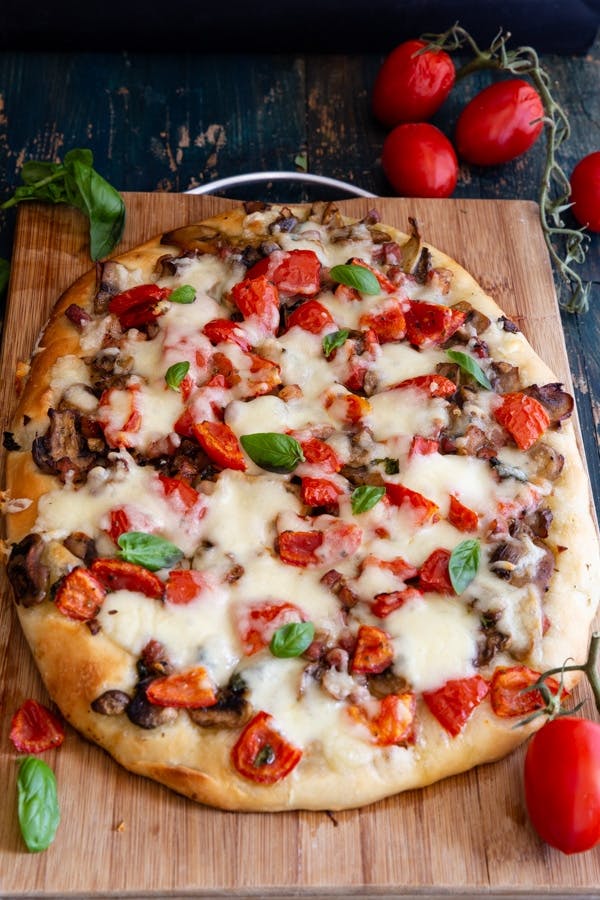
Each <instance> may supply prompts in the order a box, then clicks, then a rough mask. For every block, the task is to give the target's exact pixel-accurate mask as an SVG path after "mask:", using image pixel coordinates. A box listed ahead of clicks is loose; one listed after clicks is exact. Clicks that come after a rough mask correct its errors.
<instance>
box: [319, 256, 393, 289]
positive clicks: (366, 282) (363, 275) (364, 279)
mask: <svg viewBox="0 0 600 900" xmlns="http://www.w3.org/2000/svg"><path fill="white" fill-rule="evenodd" d="M329 274H330V275H331V277H332V278H333V280H334V281H338V282H339V283H340V284H346V285H348V287H352V288H355V289H356V290H357V291H360V292H361V294H380V293H381V287H380V285H379V282H378V281H377V279H376V278H375V276H374V275H373V273H372V272H370V271H369V269H365V267H364V266H357V265H356V263H346V264H345V265H342V266H333V268H332V269H330V270H329Z"/></svg>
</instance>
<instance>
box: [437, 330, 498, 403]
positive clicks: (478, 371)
mask: <svg viewBox="0 0 600 900" xmlns="http://www.w3.org/2000/svg"><path fill="white" fill-rule="evenodd" d="M488 324H489V323H488ZM446 356H447V357H448V358H449V359H451V360H452V361H453V362H455V363H456V364H457V365H458V366H459V367H460V368H461V369H462V371H463V372H466V373H467V375H470V376H471V377H472V378H474V379H475V381H476V382H477V384H480V385H481V387H483V388H485V389H486V390H487V391H491V390H492V385H491V384H490V380H489V378H488V377H487V375H486V374H485V372H484V371H483V369H482V368H481V366H480V365H479V363H477V362H475V360H474V359H473V357H472V356H469V354H468V353H463V352H462V351H461V350H446Z"/></svg>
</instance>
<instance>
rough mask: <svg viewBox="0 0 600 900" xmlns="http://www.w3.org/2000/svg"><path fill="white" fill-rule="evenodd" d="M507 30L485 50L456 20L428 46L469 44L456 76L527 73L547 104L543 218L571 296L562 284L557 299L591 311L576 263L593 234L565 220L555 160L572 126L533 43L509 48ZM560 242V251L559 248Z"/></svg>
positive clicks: (449, 48)
mask: <svg viewBox="0 0 600 900" xmlns="http://www.w3.org/2000/svg"><path fill="white" fill-rule="evenodd" d="M509 38H510V33H509V32H504V31H502V30H500V31H499V32H498V34H497V35H496V37H495V38H494V40H493V41H492V43H491V44H490V46H489V48H488V49H487V50H482V49H481V48H480V47H479V46H478V45H477V43H476V42H475V41H474V40H473V38H472V37H471V35H470V34H469V33H468V32H467V31H465V29H464V28H461V27H460V26H459V25H454V26H453V27H452V28H449V29H448V31H445V32H444V33H443V34H424V35H422V40H424V41H427V42H428V47H427V48H423V49H424V50H425V49H433V48H437V49H440V50H445V51H446V52H448V53H451V52H453V51H457V50H464V49H465V48H468V49H469V50H470V52H471V53H472V54H473V59H472V60H470V61H469V62H467V63H466V64H465V65H463V66H462V67H461V68H460V69H458V71H457V73H456V78H457V80H459V79H461V78H464V77H465V76H466V75H470V74H471V72H477V71H480V70H482V69H494V70H497V71H501V72H510V73H512V74H513V75H517V76H520V77H522V76H529V78H530V79H531V81H532V82H533V84H534V86H535V88H536V90H537V91H538V93H539V95H540V99H541V101H542V104H543V106H544V112H545V116H544V125H545V131H546V159H545V164H544V172H543V175H542V182H541V186H540V192H539V207H540V222H541V226H542V231H543V233H544V238H545V241H546V244H547V246H548V251H549V253H550V257H551V259H552V261H553V262H554V264H555V266H556V268H557V270H558V272H559V273H560V275H561V277H562V279H563V282H564V286H565V287H566V289H567V293H568V296H567V297H566V298H565V297H564V296H563V294H564V293H565V291H563V290H561V286H560V285H559V286H558V295H559V302H560V305H561V306H562V307H564V309H566V310H567V311H568V312H572V313H581V312H587V309H588V306H589V297H590V290H591V284H590V283H589V282H587V283H586V282H584V281H583V280H582V279H581V277H580V275H579V274H578V273H577V272H576V271H574V269H573V268H572V263H575V264H577V265H581V264H582V263H583V262H584V261H585V254H586V251H587V246H588V243H589V234H588V233H587V232H586V231H584V230H583V229H578V228H569V227H567V226H566V225H565V223H564V221H563V218H562V216H563V213H564V212H565V210H567V209H568V208H569V206H570V205H571V204H570V203H569V197H570V194H571V187H570V184H569V178H568V176H567V174H566V173H565V171H564V169H563V168H562V167H561V165H560V164H559V162H558V160H557V154H558V150H559V148H560V146H561V145H562V144H563V143H564V141H566V140H567V138H568V137H569V135H570V132H571V129H570V125H569V120H568V118H567V115H566V113H565V111H564V109H563V108H562V107H561V106H560V104H559V103H557V102H556V100H555V99H554V97H553V96H552V93H551V90H550V78H549V76H548V73H547V72H546V70H545V69H544V68H543V67H542V66H541V64H540V60H539V57H538V54H537V53H536V51H535V50H534V49H533V48H532V47H517V49H516V50H507V48H506V44H507V42H508V40H509ZM557 244H559V245H560V248H561V249H560V250H559V249H557Z"/></svg>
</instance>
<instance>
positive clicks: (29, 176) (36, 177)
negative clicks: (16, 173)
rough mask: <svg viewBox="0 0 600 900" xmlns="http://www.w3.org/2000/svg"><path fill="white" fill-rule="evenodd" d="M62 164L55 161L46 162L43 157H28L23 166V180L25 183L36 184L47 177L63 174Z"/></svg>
mask: <svg viewBox="0 0 600 900" xmlns="http://www.w3.org/2000/svg"><path fill="white" fill-rule="evenodd" d="M61 170H62V166H61V165H58V164H57V163H53V162H46V161H45V160H41V159H28V160H27V162H24V163H23V167H22V168H21V180H22V182H23V184H29V185H34V184H36V182H39V181H43V180H44V179H45V178H48V177H51V176H52V175H56V174H57V173H60V174H62V171H61Z"/></svg>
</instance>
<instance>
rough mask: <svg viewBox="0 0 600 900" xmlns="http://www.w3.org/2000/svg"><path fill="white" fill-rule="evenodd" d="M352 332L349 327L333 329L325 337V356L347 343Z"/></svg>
mask: <svg viewBox="0 0 600 900" xmlns="http://www.w3.org/2000/svg"><path fill="white" fill-rule="evenodd" d="M349 335H350V332H349V331H348V329H347V328H341V329H340V330H339V331H332V332H331V334H326V335H325V337H324V338H323V353H324V354H325V356H331V354H332V353H333V351H334V350H337V348H338V347H341V346H342V345H343V344H345V343H346V341H347V340H348V337H349Z"/></svg>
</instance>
